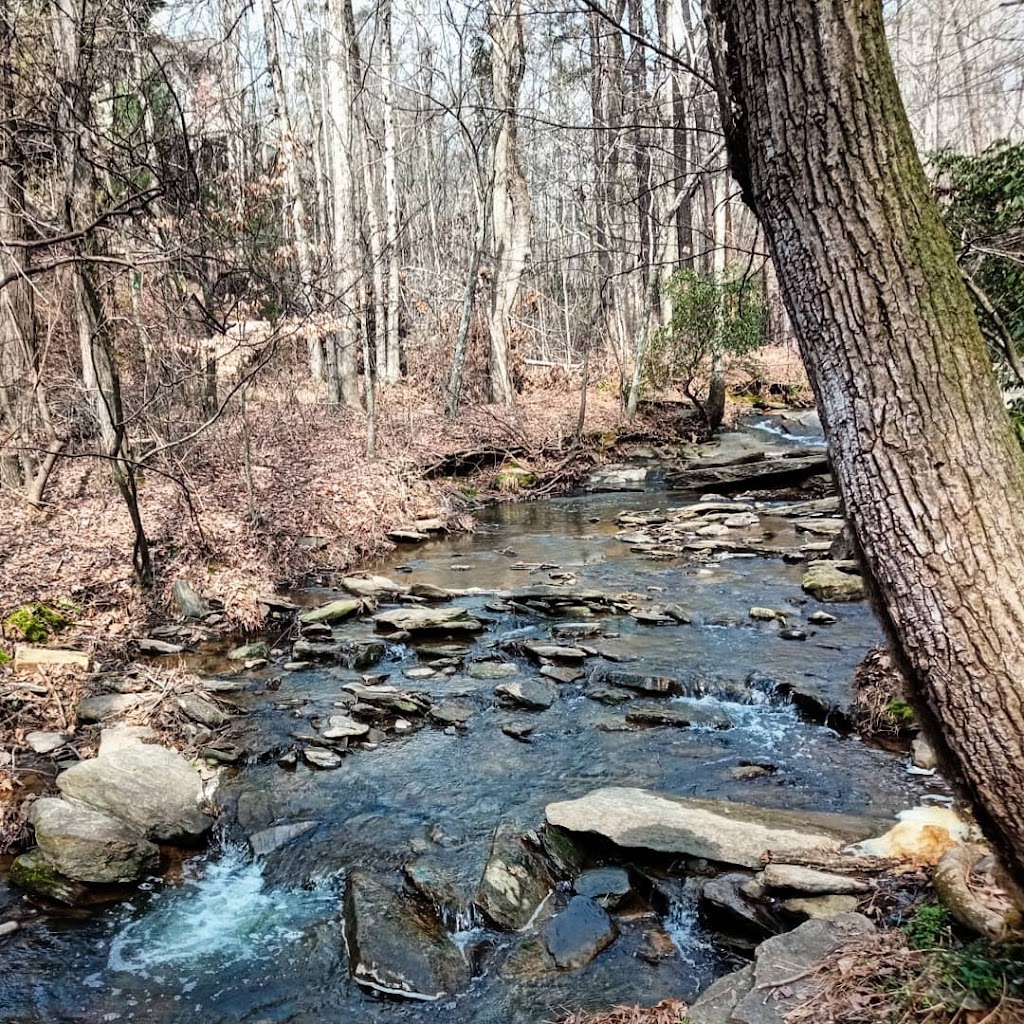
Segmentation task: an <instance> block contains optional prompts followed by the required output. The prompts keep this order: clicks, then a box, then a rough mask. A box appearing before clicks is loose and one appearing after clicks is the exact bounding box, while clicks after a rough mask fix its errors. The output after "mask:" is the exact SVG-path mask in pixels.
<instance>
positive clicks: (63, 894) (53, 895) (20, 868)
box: [11, 850, 89, 906]
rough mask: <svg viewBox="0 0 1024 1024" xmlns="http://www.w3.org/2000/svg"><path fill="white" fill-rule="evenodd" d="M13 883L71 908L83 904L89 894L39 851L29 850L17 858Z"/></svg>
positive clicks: (13, 868) (13, 866) (13, 869)
mask: <svg viewBox="0 0 1024 1024" xmlns="http://www.w3.org/2000/svg"><path fill="white" fill-rule="evenodd" d="M11 881H12V882H14V883H15V885H19V886H21V888H22V889H24V890H26V891H27V892H30V893H33V894H34V895H36V896H45V897H46V898H47V899H50V900H56V901H57V902H58V903H67V904H68V905H69V906H74V905H75V904H76V903H81V902H82V900H83V899H84V898H85V897H86V895H87V894H88V892H89V890H88V889H87V888H86V887H85V886H84V885H82V883H81V882H75V881H73V880H72V879H70V878H66V877H65V876H64V875H62V874H61V873H60V872H59V871H57V870H56V869H55V868H54V867H53V866H52V865H51V864H50V862H49V861H48V860H47V859H46V858H45V857H44V856H43V855H42V853H41V852H40V851H39V850H29V851H28V853H23V854H22V855H21V856H20V857H17V858H15V860H14V863H13V864H12V865H11Z"/></svg>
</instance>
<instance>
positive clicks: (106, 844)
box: [28, 797, 160, 884]
mask: <svg viewBox="0 0 1024 1024" xmlns="http://www.w3.org/2000/svg"><path fill="white" fill-rule="evenodd" d="M28 820H29V823H30V824H31V825H32V827H33V829H34V830H35V836H36V844H37V846H38V848H39V852H40V853H41V854H42V855H43V857H44V858H45V860H46V862H47V863H48V864H49V865H50V866H51V867H52V868H53V869H54V871H56V872H58V873H59V874H61V875H63V876H64V877H65V878H70V879H72V880H74V881H76V882H96V883H104V884H109V883H113V882H134V881H136V880H138V879H139V878H142V877H143V876H144V875H146V874H149V873H150V872H152V871H155V870H156V869H157V867H159V864H160V851H159V850H158V849H157V848H156V846H154V845H153V844H152V843H150V842H148V841H147V840H145V839H144V838H143V837H142V836H141V835H140V834H139V833H138V832H136V831H135V830H134V829H131V828H129V827H128V826H127V825H126V824H125V823H124V822H123V821H119V820H117V819H116V818H112V817H110V815H108V814H103V813H101V812H99V811H94V810H92V809H91V808H89V807H84V806H81V805H73V804H70V803H68V802H67V801H66V800H57V799H54V798H53V797H43V798H42V799H40V800H36V802H35V803H34V804H33V805H32V809H31V811H30V812H29V818H28Z"/></svg>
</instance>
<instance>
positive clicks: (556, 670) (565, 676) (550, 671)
mask: <svg viewBox="0 0 1024 1024" xmlns="http://www.w3.org/2000/svg"><path fill="white" fill-rule="evenodd" d="M540 674H541V675H542V676H545V677H547V678H548V679H554V681H555V682H556V683H575V682H576V680H577V679H582V678H583V671H582V670H581V669H578V668H573V667H572V666H570V665H544V666H543V667H542V668H541V670H540Z"/></svg>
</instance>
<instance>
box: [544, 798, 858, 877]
mask: <svg viewBox="0 0 1024 1024" xmlns="http://www.w3.org/2000/svg"><path fill="white" fill-rule="evenodd" d="M545 813H546V815H547V820H548V822H549V823H550V824H552V825H557V826H558V827H560V828H564V829H567V830H568V831H570V832H594V833H596V834H598V835H600V836H603V837H604V838H606V839H608V840H610V841H611V842H613V843H615V844H616V845H618V846H622V847H627V848H641V849H649V850H656V851H660V852H663V853H674V854H686V855H689V856H692V857H704V858H707V859H708V860H712V861H719V862H721V863H725V864H735V865H738V866H741V867H753V868H759V867H760V866H761V861H762V857H763V855H764V853H765V852H766V851H768V850H770V851H771V852H772V855H773V856H774V857H776V858H777V859H779V860H783V861H784V860H786V858H787V857H797V858H805V857H811V856H816V855H818V856H820V855H822V854H828V855H833V854H836V853H838V852H839V851H840V849H841V847H842V846H843V845H844V844H845V843H848V842H850V841H851V840H855V839H857V838H863V837H865V836H868V835H871V834H873V833H874V832H876V831H877V828H878V824H877V822H874V821H872V820H870V819H864V818H855V817H852V816H848V815H838V814H817V813H812V812H796V811H785V810H780V809H776V808H761V807H752V806H750V805H747V804H739V803H730V802H728V801H724V800H701V799H697V798H693V797H675V796H669V795H663V794H659V793H654V792H651V791H649V790H643V789H631V788H625V787H610V788H607V789H599V790H595V791H594V792H592V793H590V794H588V795H587V796H584V797H581V798H579V799H577V800H563V801H561V802H558V803H552V804H548V806H547V808H546V811H545Z"/></svg>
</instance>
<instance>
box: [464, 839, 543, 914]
mask: <svg viewBox="0 0 1024 1024" xmlns="http://www.w3.org/2000/svg"><path fill="white" fill-rule="evenodd" d="M550 891H551V878H550V875H549V874H548V868H547V864H546V863H545V860H544V857H543V855H542V854H541V852H540V851H539V850H537V849H535V848H534V847H533V846H532V845H531V846H528V845H527V844H526V842H525V841H524V840H523V838H522V836H521V835H520V834H519V831H518V829H517V828H516V827H515V826H514V825H511V824H509V823H502V824H501V825H499V826H498V828H497V829H496V830H495V832H494V838H493V840H492V842H491V849H490V853H489V855H488V857H487V864H486V867H485V868H484V873H483V877H482V878H481V879H480V885H479V888H478V889H477V893H476V900H475V902H476V905H477V906H478V907H479V908H480V909H481V910H482V911H483V912H484V913H485V914H486V915H487V917H488V918H489V919H490V920H491V921H493V922H494V924H496V925H497V926H498V927H499V928H504V929H505V930H506V931H518V930H519V929H520V928H523V927H524V926H525V925H526V924H527V923H528V922H529V921H530V919H531V918H532V917H533V915H534V914H535V913H536V911H537V908H538V907H539V906H540V905H541V904H542V903H543V902H544V900H545V899H547V896H548V893H549V892H550Z"/></svg>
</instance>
